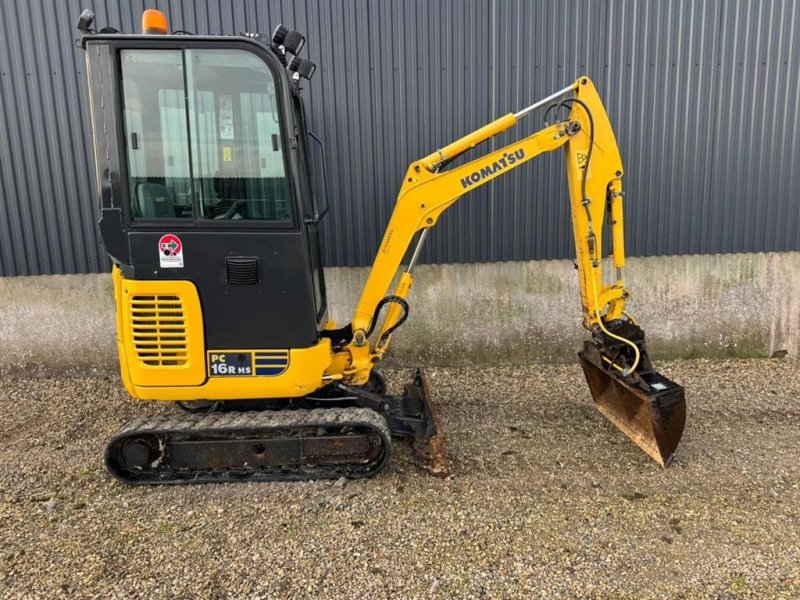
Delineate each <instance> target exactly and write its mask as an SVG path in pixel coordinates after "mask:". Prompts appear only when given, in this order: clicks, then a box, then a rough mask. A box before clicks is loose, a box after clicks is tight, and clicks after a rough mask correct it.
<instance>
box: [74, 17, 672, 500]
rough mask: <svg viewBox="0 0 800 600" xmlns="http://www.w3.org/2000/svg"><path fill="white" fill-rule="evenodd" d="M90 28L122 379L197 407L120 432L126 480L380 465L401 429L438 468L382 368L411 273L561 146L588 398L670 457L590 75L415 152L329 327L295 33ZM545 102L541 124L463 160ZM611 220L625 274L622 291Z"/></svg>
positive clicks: (112, 455)
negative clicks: (468, 202)
mask: <svg viewBox="0 0 800 600" xmlns="http://www.w3.org/2000/svg"><path fill="white" fill-rule="evenodd" d="M93 22H94V15H93V14H92V13H91V11H88V10H87V11H84V12H83V13H82V14H81V16H80V18H79V21H78V31H79V33H80V43H81V46H82V47H83V49H84V51H85V57H86V76H87V80H88V89H89V99H90V105H91V125H92V133H93V141H94V155H95V164H96V175H97V177H96V179H97V194H98V201H99V212H100V219H99V230H100V234H101V237H102V239H103V243H104V246H105V249H106V251H107V253H108V255H109V256H110V258H111V260H112V262H113V274H112V277H113V283H114V295H115V299H116V307H117V311H116V312H117V343H118V349H119V360H120V368H121V373H122V380H123V382H124V385H125V388H126V389H127V391H128V393H130V395H131V396H133V397H134V398H137V399H142V400H160V401H170V402H176V403H177V404H178V405H180V406H181V407H182V408H184V409H186V410H185V411H175V412H170V413H164V414H159V415H157V416H150V417H143V418H140V419H136V420H133V421H131V422H129V423H127V424H126V425H125V426H124V427H123V428H122V429H121V430H120V431H118V432H116V433H115V434H114V435H113V436H112V437H111V439H110V440H109V442H108V446H107V448H106V465H107V467H108V469H109V471H110V472H111V473H112V474H113V475H114V476H115V477H117V478H118V479H120V480H122V481H124V482H126V483H132V484H167V483H171V484H180V483H202V482H225V481H276V480H277V481H293V480H307V479H320V478H341V477H345V478H361V477H368V476H371V475H374V474H375V473H377V472H378V471H379V470H380V469H381V468H382V467H383V466H384V465H385V464H386V462H387V460H388V458H389V454H390V449H391V444H392V438H393V437H397V438H407V439H410V440H411V441H412V443H413V448H414V456H415V457H416V459H417V460H418V461H419V463H420V464H421V465H423V466H424V467H426V468H428V469H429V470H430V471H431V472H433V473H436V474H440V475H444V474H446V473H447V472H448V463H447V458H446V456H445V438H444V433H443V430H442V426H441V423H440V421H439V419H438V417H437V415H436V412H435V409H434V403H432V402H431V401H430V398H429V397H428V393H427V390H426V386H425V379H424V375H423V373H422V372H421V371H420V370H417V371H416V373H415V376H414V378H413V380H412V382H411V383H409V384H408V385H406V386H405V390H404V392H403V393H402V394H401V395H392V394H388V393H387V389H386V384H385V382H384V379H383V377H382V376H381V374H380V372H379V371H378V370H377V369H376V365H377V364H378V363H379V362H380V361H381V359H382V358H383V357H384V355H385V354H386V352H387V350H388V348H389V343H390V342H391V339H392V336H393V335H394V334H395V333H396V332H397V330H398V328H399V327H400V326H401V325H402V324H403V323H404V322H405V320H406V318H407V317H408V313H409V303H408V296H409V292H410V289H411V286H412V282H413V275H412V273H413V270H414V265H415V264H416V262H417V259H418V257H419V254H420V249H421V248H422V245H423V243H424V241H425V237H426V235H427V234H428V232H429V230H430V229H431V228H432V227H434V226H435V225H436V223H437V221H438V220H439V218H440V216H441V215H442V213H443V212H444V211H445V210H446V209H447V208H449V207H450V206H452V205H453V204H454V203H455V202H457V201H458V200H459V199H461V198H463V197H464V196H465V195H466V194H468V193H469V192H471V191H473V190H476V189H478V188H480V187H482V186H484V185H486V184H488V183H490V182H491V181H493V180H495V179H497V178H498V177H502V176H503V175H505V174H506V173H510V172H512V171H514V170H515V169H517V168H520V167H523V165H525V164H526V163H527V162H528V161H530V160H533V159H534V158H535V157H537V156H538V155H540V154H542V153H545V152H552V151H555V150H558V149H562V148H563V150H564V155H565V159H566V172H567V180H568V182H569V195H570V206H571V215H572V224H573V233H574V238H575V250H576V255H577V260H576V265H577V270H578V278H579V282H580V293H581V305H582V307H583V325H584V327H585V328H586V329H587V330H588V331H589V332H590V334H591V339H590V340H586V341H585V342H584V347H583V350H582V351H581V352H580V353H579V356H580V361H581V364H582V366H583V370H584V372H585V375H586V379H587V382H588V384H589V388H590V390H591V394H592V396H593V398H594V401H595V403H596V405H597V408H598V409H599V410H600V411H601V412H602V414H604V415H605V416H606V417H607V418H608V419H609V420H611V422H613V423H614V424H615V425H616V426H617V427H618V428H619V429H621V430H622V432H624V433H625V434H626V435H627V436H628V437H630V439H631V440H633V441H634V442H635V443H636V444H637V445H639V447H640V448H641V449H642V450H644V451H645V452H646V453H647V454H648V455H649V456H651V457H652V458H653V459H654V460H656V461H657V462H658V463H659V464H661V465H662V466H667V465H668V464H669V463H670V461H671V460H672V457H673V455H674V452H675V448H676V446H677V445H678V442H679V440H680V438H681V435H682V432H683V427H684V421H685V416H686V403H685V398H684V390H683V388H682V387H681V386H680V385H678V384H676V383H674V382H673V381H670V380H669V379H667V378H666V377H664V376H662V375H661V374H659V373H658V372H657V371H655V370H654V368H653V366H652V364H651V362H650V360H649V358H648V354H647V350H646V347H645V340H644V334H643V332H642V329H641V328H640V327H639V326H638V325H637V323H636V322H635V321H634V319H633V317H631V315H629V314H628V313H627V312H626V311H625V299H626V297H627V296H628V292H627V291H626V288H625V285H624V282H623V268H624V266H625V252H624V240H623V229H624V227H623V190H622V177H623V168H622V161H621V159H620V154H619V150H618V149H617V144H616V141H615V139H614V133H613V130H612V128H611V124H610V123H609V119H608V116H607V115H606V111H605V109H604V107H603V104H602V102H601V100H600V97H599V96H598V93H597V91H596V89H595V87H594V86H593V84H592V82H591V81H590V80H589V79H588V78H587V77H580V78H579V79H577V81H575V83H573V84H571V85H569V86H568V87H566V88H564V89H562V90H559V91H558V92H556V93H554V94H551V95H550V96H548V97H546V98H544V99H543V100H540V101H538V102H535V103H534V104H532V105H530V106H528V107H527V108H524V109H522V110H520V111H519V112H516V113H510V114H507V115H505V116H503V117H500V118H499V119H497V120H495V121H492V122H491V123H489V124H487V125H485V126H483V127H481V128H480V129H477V130H475V131H473V132H472V133H470V134H468V135H466V136H464V137H462V138H461V139H458V140H456V141H455V142H452V143H450V144H448V145H446V146H444V147H442V148H440V149H438V150H436V151H435V152H432V153H431V154H429V155H428V156H425V157H423V158H421V159H419V160H416V161H414V162H413V163H411V165H410V166H409V167H408V170H407V172H406V174H405V177H404V179H403V183H402V186H401V187H400V192H399V194H398V196H397V203H396V205H395V208H394V212H393V213H392V216H391V218H390V220H389V223H388V225H387V227H386V232H385V234H384V236H383V240H382V242H381V244H380V247H379V248H378V250H377V256H376V258H375V261H374V263H373V265H372V269H371V271H370V273H369V276H368V278H367V281H366V284H365V285H364V289H363V292H362V294H361V297H360V300H359V302H358V305H357V306H356V308H355V312H354V314H353V317H352V320H351V321H350V322H349V323H347V324H345V325H343V326H337V324H336V323H334V322H332V321H331V320H329V319H328V317H327V299H326V292H325V281H324V276H323V269H322V257H321V250H320V238H319V223H320V220H321V219H322V218H323V217H324V215H325V213H326V212H327V207H328V205H327V202H326V181H325V179H326V178H325V168H324V160H312V155H313V154H314V153H315V152H316V153H317V154H321V142H320V140H319V139H318V138H317V137H316V136H314V134H313V133H312V132H310V131H309V130H308V129H307V121H306V115H305V110H304V105H303V100H302V88H301V82H302V81H304V80H306V81H308V80H310V79H311V77H312V76H313V74H314V70H315V65H314V64H313V63H312V62H310V61H309V60H307V59H304V58H301V57H300V53H301V51H302V48H303V46H304V43H305V38H304V37H303V36H302V35H301V34H299V33H298V32H296V31H292V30H289V29H288V28H286V27H284V26H282V25H281V26H278V27H277V28H276V30H275V31H274V33H273V35H272V36H270V37H269V38H266V37H264V36H262V35H260V34H257V33H254V34H242V35H237V36H202V35H192V34H189V33H187V32H185V31H173V32H172V33H170V32H169V30H168V25H167V21H166V18H165V17H164V15H163V14H162V13H160V12H158V11H154V10H148V11H145V13H144V15H143V17H142V32H141V33H139V34H124V33H121V32H119V31H117V30H116V29H113V28H110V27H106V28H103V29H101V30H99V31H95V30H94V29H92V24H93ZM537 109H544V110H545V121H546V123H545V127H544V128H543V129H541V130H539V131H536V132H535V133H533V134H531V135H527V136H526V137H522V139H519V140H518V141H515V142H513V143H510V144H508V145H506V146H505V147H503V148H500V149H498V150H492V151H489V152H486V153H485V154H483V155H482V156H479V157H477V158H474V159H472V160H469V161H466V162H463V163H462V164H457V165H454V164H453V161H454V160H455V159H457V158H458V157H460V156H462V155H463V154H465V153H467V152H468V151H470V150H472V149H473V148H476V147H477V146H478V145H480V144H482V143H483V142H486V141H487V140H489V139H492V138H493V137H495V136H497V135H498V134H500V133H502V132H506V131H509V130H511V129H512V128H513V127H515V126H516V125H517V124H518V123H519V122H520V121H521V120H522V119H523V118H525V117H526V116H528V115H530V114H531V113H533V112H534V111H535V110H537ZM547 119H551V121H552V124H547ZM323 156H324V155H323ZM604 226H606V227H607V229H609V230H610V238H611V244H610V245H611V256H612V258H611V260H612V261H613V269H610V271H613V272H614V273H615V274H616V276H615V278H614V280H613V281H612V282H609V283H605V282H604V277H603V264H604V256H603V247H604V246H603V230H604ZM351 234H352V232H351ZM339 235H347V232H339ZM412 246H413V251H412V252H411V255H410V258H409V259H408V260H407V262H406V264H405V267H403V266H402V265H403V263H404V259H405V258H406V255H407V254H408V251H409V250H410V249H411V248H412ZM487 409H489V410H490V407H487Z"/></svg>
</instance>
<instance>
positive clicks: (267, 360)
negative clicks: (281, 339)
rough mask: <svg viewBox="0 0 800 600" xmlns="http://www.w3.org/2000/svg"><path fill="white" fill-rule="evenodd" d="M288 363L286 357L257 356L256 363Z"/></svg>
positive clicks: (260, 364)
mask: <svg viewBox="0 0 800 600" xmlns="http://www.w3.org/2000/svg"><path fill="white" fill-rule="evenodd" d="M288 364H289V360H288V359H286V358H257V359H256V365H259V366H262V365H283V366H286V365H288Z"/></svg>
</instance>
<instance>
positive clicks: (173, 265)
mask: <svg viewBox="0 0 800 600" xmlns="http://www.w3.org/2000/svg"><path fill="white" fill-rule="evenodd" d="M158 259H159V262H160V264H161V268H162V269H182V268H183V243H182V242H181V238H179V237H178V236H177V235H175V234H174V233H168V234H166V235H162V236H161V239H160V240H158Z"/></svg>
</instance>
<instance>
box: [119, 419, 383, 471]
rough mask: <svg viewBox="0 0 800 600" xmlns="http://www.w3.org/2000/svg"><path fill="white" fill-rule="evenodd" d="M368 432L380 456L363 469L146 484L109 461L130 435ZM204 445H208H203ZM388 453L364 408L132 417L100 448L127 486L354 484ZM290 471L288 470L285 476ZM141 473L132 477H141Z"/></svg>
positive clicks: (380, 464) (331, 468)
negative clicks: (342, 479) (375, 439)
mask: <svg viewBox="0 0 800 600" xmlns="http://www.w3.org/2000/svg"><path fill="white" fill-rule="evenodd" d="M347 425H349V426H354V427H368V428H370V429H372V430H373V431H375V432H376V433H377V434H379V436H380V437H381V440H382V442H383V452H382V453H380V454H379V456H378V457H377V458H376V459H375V461H374V462H373V463H371V464H369V465H361V464H358V465H352V466H348V465H335V466H330V465H324V466H306V467H302V468H301V467H296V468H279V467H273V468H252V467H238V468H235V469H226V470H219V469H217V470H204V471H193V472H188V470H183V469H182V470H180V471H175V470H166V469H164V470H159V471H156V472H153V473H152V475H153V477H152V478H147V479H143V478H136V479H132V478H130V477H127V476H126V475H125V474H124V473H122V472H120V471H119V469H118V467H117V465H115V464H113V461H112V450H113V448H114V445H115V444H117V443H121V442H122V441H123V440H124V439H125V438H127V437H129V436H131V435H139V434H151V435H173V436H175V435H177V436H180V435H181V434H185V433H191V434H193V435H194V436H197V435H198V434H201V433H202V432H204V431H206V432H209V433H211V434H214V433H221V432H231V431H236V432H237V433H238V432H242V434H250V433H255V432H258V430H262V431H263V430H269V429H280V430H285V429H292V428H308V427H321V428H331V427H334V428H336V427H343V426H347ZM209 443H213V441H212V442H209ZM390 451H391V432H390V431H389V427H388V426H387V424H386V420H385V419H384V418H383V417H382V416H381V415H380V414H378V413H376V412H375V411H372V410H369V409H366V408H316V409H312V410H302V409H298V410H277V411H269V410H265V411H247V412H213V413H208V414H196V413H166V414H159V415H154V416H151V417H138V418H136V419H134V420H132V421H129V422H128V423H126V424H125V425H124V426H123V427H122V428H121V429H120V430H119V431H117V432H116V433H115V434H114V435H113V436H111V438H110V439H109V441H108V444H107V445H106V466H107V468H108V470H109V471H110V472H111V474H112V475H113V476H114V477H116V478H117V479H119V480H120V481H122V482H124V483H128V484H144V485H147V484H190V483H214V482H219V483H222V482H247V481H306V480H313V479H338V478H340V477H347V478H350V479H360V478H364V477H371V476H373V475H375V474H376V473H378V472H379V471H380V470H381V469H382V468H383V467H384V466H385V465H386V463H387V462H388V460H389V454H390ZM290 469H293V470H290ZM142 474H143V473H137V475H139V476H141V475H142Z"/></svg>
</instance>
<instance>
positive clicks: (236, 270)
mask: <svg viewBox="0 0 800 600" xmlns="http://www.w3.org/2000/svg"><path fill="white" fill-rule="evenodd" d="M225 276H226V279H227V280H228V285H257V284H258V258H257V257H254V256H229V257H227V258H226V259H225Z"/></svg>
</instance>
